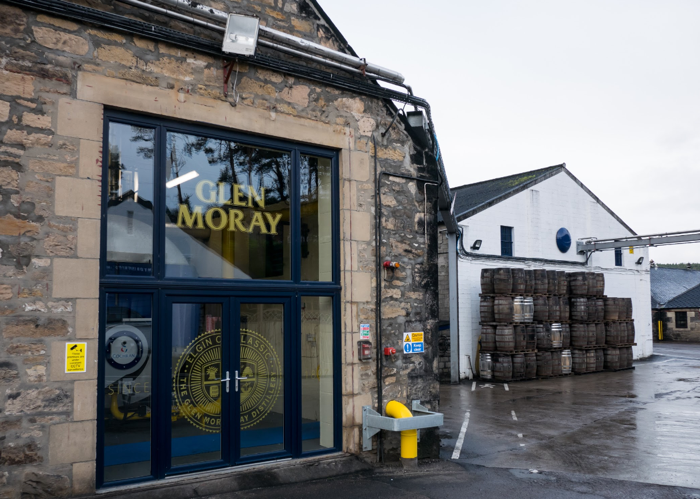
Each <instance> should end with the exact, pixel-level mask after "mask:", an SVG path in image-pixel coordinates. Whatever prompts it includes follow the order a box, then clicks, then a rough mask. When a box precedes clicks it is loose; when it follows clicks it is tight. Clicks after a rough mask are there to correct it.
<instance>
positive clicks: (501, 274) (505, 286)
mask: <svg viewBox="0 0 700 499" xmlns="http://www.w3.org/2000/svg"><path fill="white" fill-rule="evenodd" d="M493 292H494V293H496V294H506V295H509V294H511V293H512V292H513V274H511V269H509V268H504V267H500V268H497V269H495V270H494V273H493Z"/></svg>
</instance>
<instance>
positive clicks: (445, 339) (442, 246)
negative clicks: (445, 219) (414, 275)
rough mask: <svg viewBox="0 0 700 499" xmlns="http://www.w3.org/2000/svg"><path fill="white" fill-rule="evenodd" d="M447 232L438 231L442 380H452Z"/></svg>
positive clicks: (440, 369) (440, 371) (439, 347)
mask: <svg viewBox="0 0 700 499" xmlns="http://www.w3.org/2000/svg"><path fill="white" fill-rule="evenodd" d="M447 250H448V243H447V232H446V231H445V230H444V228H443V229H441V231H440V232H439V233H438V295H439V297H440V314H439V317H440V333H439V335H438V353H439V360H438V362H439V367H438V369H439V374H440V381H442V382H449V381H450V380H451V375H452V373H451V366H452V364H451V362H450V265H449V262H448V260H447V258H448V257H447Z"/></svg>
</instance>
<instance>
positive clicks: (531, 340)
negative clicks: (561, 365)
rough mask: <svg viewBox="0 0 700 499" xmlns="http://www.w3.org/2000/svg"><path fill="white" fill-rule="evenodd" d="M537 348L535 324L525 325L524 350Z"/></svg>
mask: <svg viewBox="0 0 700 499" xmlns="http://www.w3.org/2000/svg"><path fill="white" fill-rule="evenodd" d="M535 348H537V326H536V325H535V324H532V325H527V326H525V350H534V349H535Z"/></svg>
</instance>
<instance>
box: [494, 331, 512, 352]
mask: <svg viewBox="0 0 700 499" xmlns="http://www.w3.org/2000/svg"><path fill="white" fill-rule="evenodd" d="M496 350H498V351H499V352H512V351H513V350H515V335H514V333H513V326H497V327H496Z"/></svg>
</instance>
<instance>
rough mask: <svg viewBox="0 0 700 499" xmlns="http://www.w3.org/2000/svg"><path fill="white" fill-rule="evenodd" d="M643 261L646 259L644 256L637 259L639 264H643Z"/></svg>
mask: <svg viewBox="0 0 700 499" xmlns="http://www.w3.org/2000/svg"><path fill="white" fill-rule="evenodd" d="M643 261H644V257H643V256H640V257H639V259H638V260H637V265H641V264H642V262H643Z"/></svg>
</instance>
